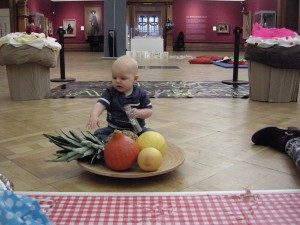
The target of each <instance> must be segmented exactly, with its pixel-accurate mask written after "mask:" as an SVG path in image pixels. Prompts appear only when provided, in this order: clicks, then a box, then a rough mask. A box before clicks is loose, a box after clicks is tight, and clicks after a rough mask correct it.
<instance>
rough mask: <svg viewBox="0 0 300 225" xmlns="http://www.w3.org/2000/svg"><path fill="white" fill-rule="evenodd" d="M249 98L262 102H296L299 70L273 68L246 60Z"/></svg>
mask: <svg viewBox="0 0 300 225" xmlns="http://www.w3.org/2000/svg"><path fill="white" fill-rule="evenodd" d="M248 71H249V73H248V75H249V86H250V90H249V92H250V96H249V97H250V99H251V100H256V101H263V102H297V97H298V89H299V77H300V70H296V69H282V68H274V67H271V66H268V65H265V64H261V63H258V62H255V61H251V60H250V61H249V62H248Z"/></svg>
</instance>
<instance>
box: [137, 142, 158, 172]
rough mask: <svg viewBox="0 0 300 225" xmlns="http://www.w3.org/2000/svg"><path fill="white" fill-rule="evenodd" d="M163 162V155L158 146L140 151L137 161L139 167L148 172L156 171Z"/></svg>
mask: <svg viewBox="0 0 300 225" xmlns="http://www.w3.org/2000/svg"><path fill="white" fill-rule="evenodd" d="M162 162H163V156H162V154H161V153H160V151H159V150H157V149H156V148H152V147H149V148H144V149H142V151H141V152H140V153H139V155H138V158H137V163H138V165H139V167H140V168H141V169H142V170H144V171H147V172H152V171H156V170H158V169H159V167H160V166H161V164H162Z"/></svg>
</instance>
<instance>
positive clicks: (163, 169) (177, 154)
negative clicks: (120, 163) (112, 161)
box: [78, 144, 185, 178]
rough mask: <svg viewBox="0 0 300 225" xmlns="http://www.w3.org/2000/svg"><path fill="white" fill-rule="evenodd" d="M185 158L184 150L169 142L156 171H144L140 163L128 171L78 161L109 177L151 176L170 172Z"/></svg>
mask: <svg viewBox="0 0 300 225" xmlns="http://www.w3.org/2000/svg"><path fill="white" fill-rule="evenodd" d="M184 160H185V155H184V152H183V151H182V150H181V149H180V148H179V147H176V146H175V145H173V144H168V149H167V152H166V155H165V156H164V161H163V163H162V165H161V166H160V168H159V169H158V170H157V171H154V172H145V171H142V170H141V169H140V168H139V167H138V165H134V166H133V167H132V168H131V169H130V170H127V171H122V172H118V171H113V170H111V169H109V168H108V167H107V166H106V165H105V164H104V163H102V164H90V163H89V162H82V161H78V165H79V166H80V167H81V168H82V169H84V170H86V171H89V172H91V173H95V174H99V175H102V176H107V177H118V178H141V177H151V176H157V175H160V174H164V173H168V172H170V171H172V170H175V169H176V168H177V167H178V166H180V165H181V164H182V163H183V162H184Z"/></svg>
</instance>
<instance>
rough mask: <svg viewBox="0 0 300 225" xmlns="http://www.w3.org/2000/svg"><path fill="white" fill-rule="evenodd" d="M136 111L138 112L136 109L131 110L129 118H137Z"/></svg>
mask: <svg viewBox="0 0 300 225" xmlns="http://www.w3.org/2000/svg"><path fill="white" fill-rule="evenodd" d="M138 111H139V110H138V109H136V108H133V109H131V111H130V114H129V116H130V117H131V118H138Z"/></svg>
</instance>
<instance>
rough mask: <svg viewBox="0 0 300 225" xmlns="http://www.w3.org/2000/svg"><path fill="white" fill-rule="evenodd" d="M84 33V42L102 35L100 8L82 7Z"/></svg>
mask: <svg viewBox="0 0 300 225" xmlns="http://www.w3.org/2000/svg"><path fill="white" fill-rule="evenodd" d="M84 31H85V39H86V40H87V39H88V36H99V35H102V34H103V31H102V13H101V7H90V6H89V7H84Z"/></svg>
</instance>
